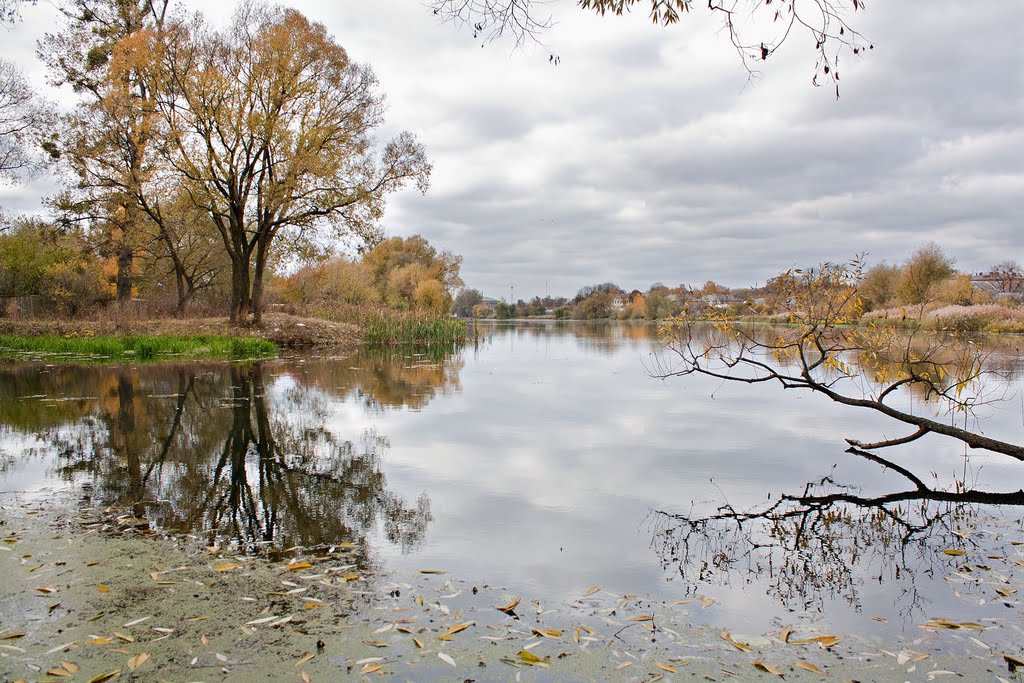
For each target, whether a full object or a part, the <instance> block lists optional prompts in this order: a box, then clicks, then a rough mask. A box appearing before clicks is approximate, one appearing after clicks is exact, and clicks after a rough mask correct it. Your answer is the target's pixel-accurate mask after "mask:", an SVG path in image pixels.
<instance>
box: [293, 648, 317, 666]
mask: <svg viewBox="0 0 1024 683" xmlns="http://www.w3.org/2000/svg"><path fill="white" fill-rule="evenodd" d="M314 657H316V654H315V653H313V652H307V653H306V654H304V655H303V656H302V657H301V658H300V659H299V661H297V662H295V667H296V668H298V667H300V666H302V665H303V664H305V663H306V662H308V661H309V660H311V659H313V658H314Z"/></svg>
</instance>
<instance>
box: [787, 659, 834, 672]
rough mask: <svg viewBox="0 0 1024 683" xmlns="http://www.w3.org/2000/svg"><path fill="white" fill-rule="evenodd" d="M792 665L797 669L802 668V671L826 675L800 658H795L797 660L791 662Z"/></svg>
mask: <svg viewBox="0 0 1024 683" xmlns="http://www.w3.org/2000/svg"><path fill="white" fill-rule="evenodd" d="M793 666H795V667H797V668H798V669H803V670H804V671H810V672H811V673H816V674H821V675H822V676H825V675H826V674H825V672H824V671H822V670H821V669H819V668H818V667H816V666H814V665H813V664H811V663H810V662H805V661H804V660H802V659H800V660H797V662H796V663H795V664H793Z"/></svg>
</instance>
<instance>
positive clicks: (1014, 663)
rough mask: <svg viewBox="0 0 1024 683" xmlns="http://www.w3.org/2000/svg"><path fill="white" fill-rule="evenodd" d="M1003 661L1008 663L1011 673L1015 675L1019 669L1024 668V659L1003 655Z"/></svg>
mask: <svg viewBox="0 0 1024 683" xmlns="http://www.w3.org/2000/svg"><path fill="white" fill-rule="evenodd" d="M1003 660H1005V661H1006V663H1007V665H1009V667H1010V671H1011V672H1012V673H1015V672H1016V671H1017V669H1020V668H1024V659H1021V658H1020V657H1014V656H1013V655H1003Z"/></svg>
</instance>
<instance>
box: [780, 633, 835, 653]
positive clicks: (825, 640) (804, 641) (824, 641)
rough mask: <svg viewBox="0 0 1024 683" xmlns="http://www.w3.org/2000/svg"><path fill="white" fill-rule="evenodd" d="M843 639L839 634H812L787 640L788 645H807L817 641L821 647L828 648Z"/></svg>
mask: <svg viewBox="0 0 1024 683" xmlns="http://www.w3.org/2000/svg"><path fill="white" fill-rule="evenodd" d="M842 640H843V639H842V638H840V637H839V636H814V637H813V638H800V639H798V640H789V641H787V642H788V643H789V644H790V645H809V644H811V643H817V644H818V645H820V646H821V647H822V648H824V649H826V650H828V649H829V648H831V647H833V646H835V645H836V644H837V643H839V642H841V641H842Z"/></svg>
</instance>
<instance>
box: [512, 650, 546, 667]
mask: <svg viewBox="0 0 1024 683" xmlns="http://www.w3.org/2000/svg"><path fill="white" fill-rule="evenodd" d="M516 656H518V657H519V659H521V660H523V661H524V662H526V663H527V664H529V665H531V666H540V667H545V668H546V667H547V666H548V663H547V662H545V661H544V660H543V659H541V658H540V657H538V656H537V655H535V654H533V653H532V652H530V651H529V650H520V651H519V653H518V655H516Z"/></svg>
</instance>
